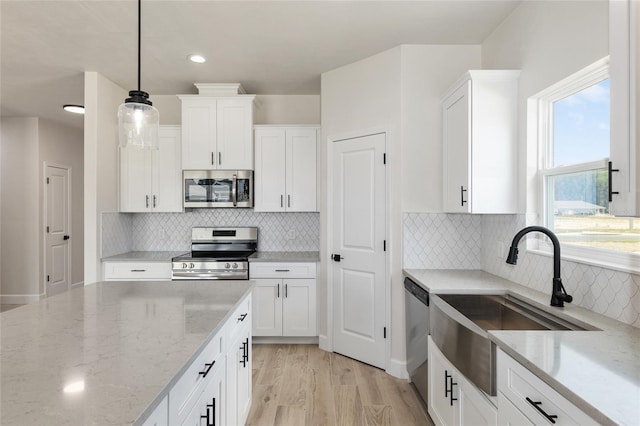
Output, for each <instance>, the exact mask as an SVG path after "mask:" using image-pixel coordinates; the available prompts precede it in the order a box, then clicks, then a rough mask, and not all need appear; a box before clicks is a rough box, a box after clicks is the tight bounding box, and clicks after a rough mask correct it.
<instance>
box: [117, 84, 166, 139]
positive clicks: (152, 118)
mask: <svg viewBox="0 0 640 426" xmlns="http://www.w3.org/2000/svg"><path fill="white" fill-rule="evenodd" d="M142 94H144V95H146V96H144V95H140V92H139V91H136V90H132V91H131V92H129V96H131V97H130V98H128V99H127V100H125V102H124V103H123V104H122V105H120V107H119V108H118V132H119V138H120V146H121V147H133V148H140V149H158V128H159V124H160V114H159V113H158V110H157V109H156V108H155V107H154V106H153V105H152V104H151V101H149V100H148V99H147V98H148V96H149V95H147V94H146V93H145V92H142Z"/></svg>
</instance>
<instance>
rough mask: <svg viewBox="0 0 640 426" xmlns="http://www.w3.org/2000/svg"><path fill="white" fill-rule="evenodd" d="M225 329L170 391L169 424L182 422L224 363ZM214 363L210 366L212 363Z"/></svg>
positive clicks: (215, 337)
mask: <svg viewBox="0 0 640 426" xmlns="http://www.w3.org/2000/svg"><path fill="white" fill-rule="evenodd" d="M224 334H225V333H224V331H221V332H218V333H217V334H216V335H215V336H214V338H213V339H212V340H211V341H210V342H209V344H207V347H206V348H205V349H204V350H203V351H202V352H201V353H200V354H199V355H198V356H197V358H196V360H195V361H194V362H192V363H191V365H189V368H188V369H187V371H185V373H184V374H183V375H182V377H180V379H178V381H177V382H176V384H175V385H174V386H173V387H172V388H171V391H170V392H169V424H172V425H174V424H182V422H183V421H184V419H185V417H186V416H187V415H188V414H189V412H190V411H191V408H192V407H193V404H195V402H196V400H197V399H198V397H199V396H200V394H201V393H202V390H203V389H204V387H205V386H206V385H207V383H208V381H209V378H210V377H211V376H212V375H213V374H214V372H215V370H216V369H218V368H220V366H221V365H222V364H223V363H222V357H221V355H222V347H223V343H224V342H223V340H224ZM211 363H213V365H212V366H211V368H210V364H211ZM205 372H206V375H205V374H201V373H205Z"/></svg>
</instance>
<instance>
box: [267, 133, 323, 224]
mask: <svg viewBox="0 0 640 426" xmlns="http://www.w3.org/2000/svg"><path fill="white" fill-rule="evenodd" d="M255 140H256V173H255V191H254V192H255V198H256V202H255V210H256V211H264V212H283V211H286V212H314V211H318V208H317V202H316V201H317V158H318V156H317V149H318V143H317V141H318V128H317V127H309V126H305V127H289V126H287V127H272V126H256V130H255Z"/></svg>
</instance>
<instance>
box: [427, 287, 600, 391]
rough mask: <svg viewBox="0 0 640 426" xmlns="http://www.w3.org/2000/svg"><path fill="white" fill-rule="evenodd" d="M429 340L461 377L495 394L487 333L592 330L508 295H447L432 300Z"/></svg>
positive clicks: (492, 351) (493, 363) (492, 352)
mask: <svg viewBox="0 0 640 426" xmlns="http://www.w3.org/2000/svg"><path fill="white" fill-rule="evenodd" d="M431 301H432V304H431V311H430V321H431V324H430V325H431V327H430V328H431V337H432V339H433V341H434V342H435V344H436V345H437V346H438V348H439V349H440V351H441V352H442V353H443V354H444V355H445V356H446V357H447V359H449V361H451V363H452V364H454V365H455V366H456V368H457V369H458V370H460V372H461V373H462V374H464V375H465V376H466V377H467V378H468V379H469V380H471V381H472V382H473V383H475V384H476V385H477V386H478V387H479V388H480V389H482V390H483V391H485V392H486V393H487V394H489V395H493V396H495V395H496V394H497V393H496V375H495V371H496V347H495V344H494V343H493V342H491V341H490V340H489V338H488V334H487V331H489V330H565V331H566V330H583V331H584V330H595V328H593V327H590V326H588V325H586V324H579V323H577V322H574V321H568V320H566V319H563V318H559V317H558V316H556V315H553V314H552V313H550V312H547V311H545V310H543V309H540V308H538V307H536V306H534V305H532V304H530V303H527V302H525V301H523V300H520V299H518V298H516V297H513V296H511V295H488V294H447V295H433V296H432V297H431Z"/></svg>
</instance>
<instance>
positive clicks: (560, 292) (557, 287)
mask: <svg viewBox="0 0 640 426" xmlns="http://www.w3.org/2000/svg"><path fill="white" fill-rule="evenodd" d="M534 231H535V232H542V233H543V234H545V235H546V236H547V237H549V238H550V239H551V242H552V243H553V289H552V290H551V306H557V307H559V308H562V307H563V306H564V302H567V303H571V301H572V300H573V297H572V296H570V295H568V294H567V292H566V290H565V289H564V286H563V285H562V279H561V278H560V241H558V237H556V234H554V233H553V232H551V230H549V229H547V228H545V227H543V226H527V227H526V228H523V229H521V230H520V231H519V232H518V233H517V234H516V235H515V237H513V241H512V242H511V247H510V248H509V255H508V256H507V263H510V264H511V265H515V264H516V263H518V242H519V241H520V239H521V238H522V237H524V236H525V235H526V234H528V233H529V232H534Z"/></svg>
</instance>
